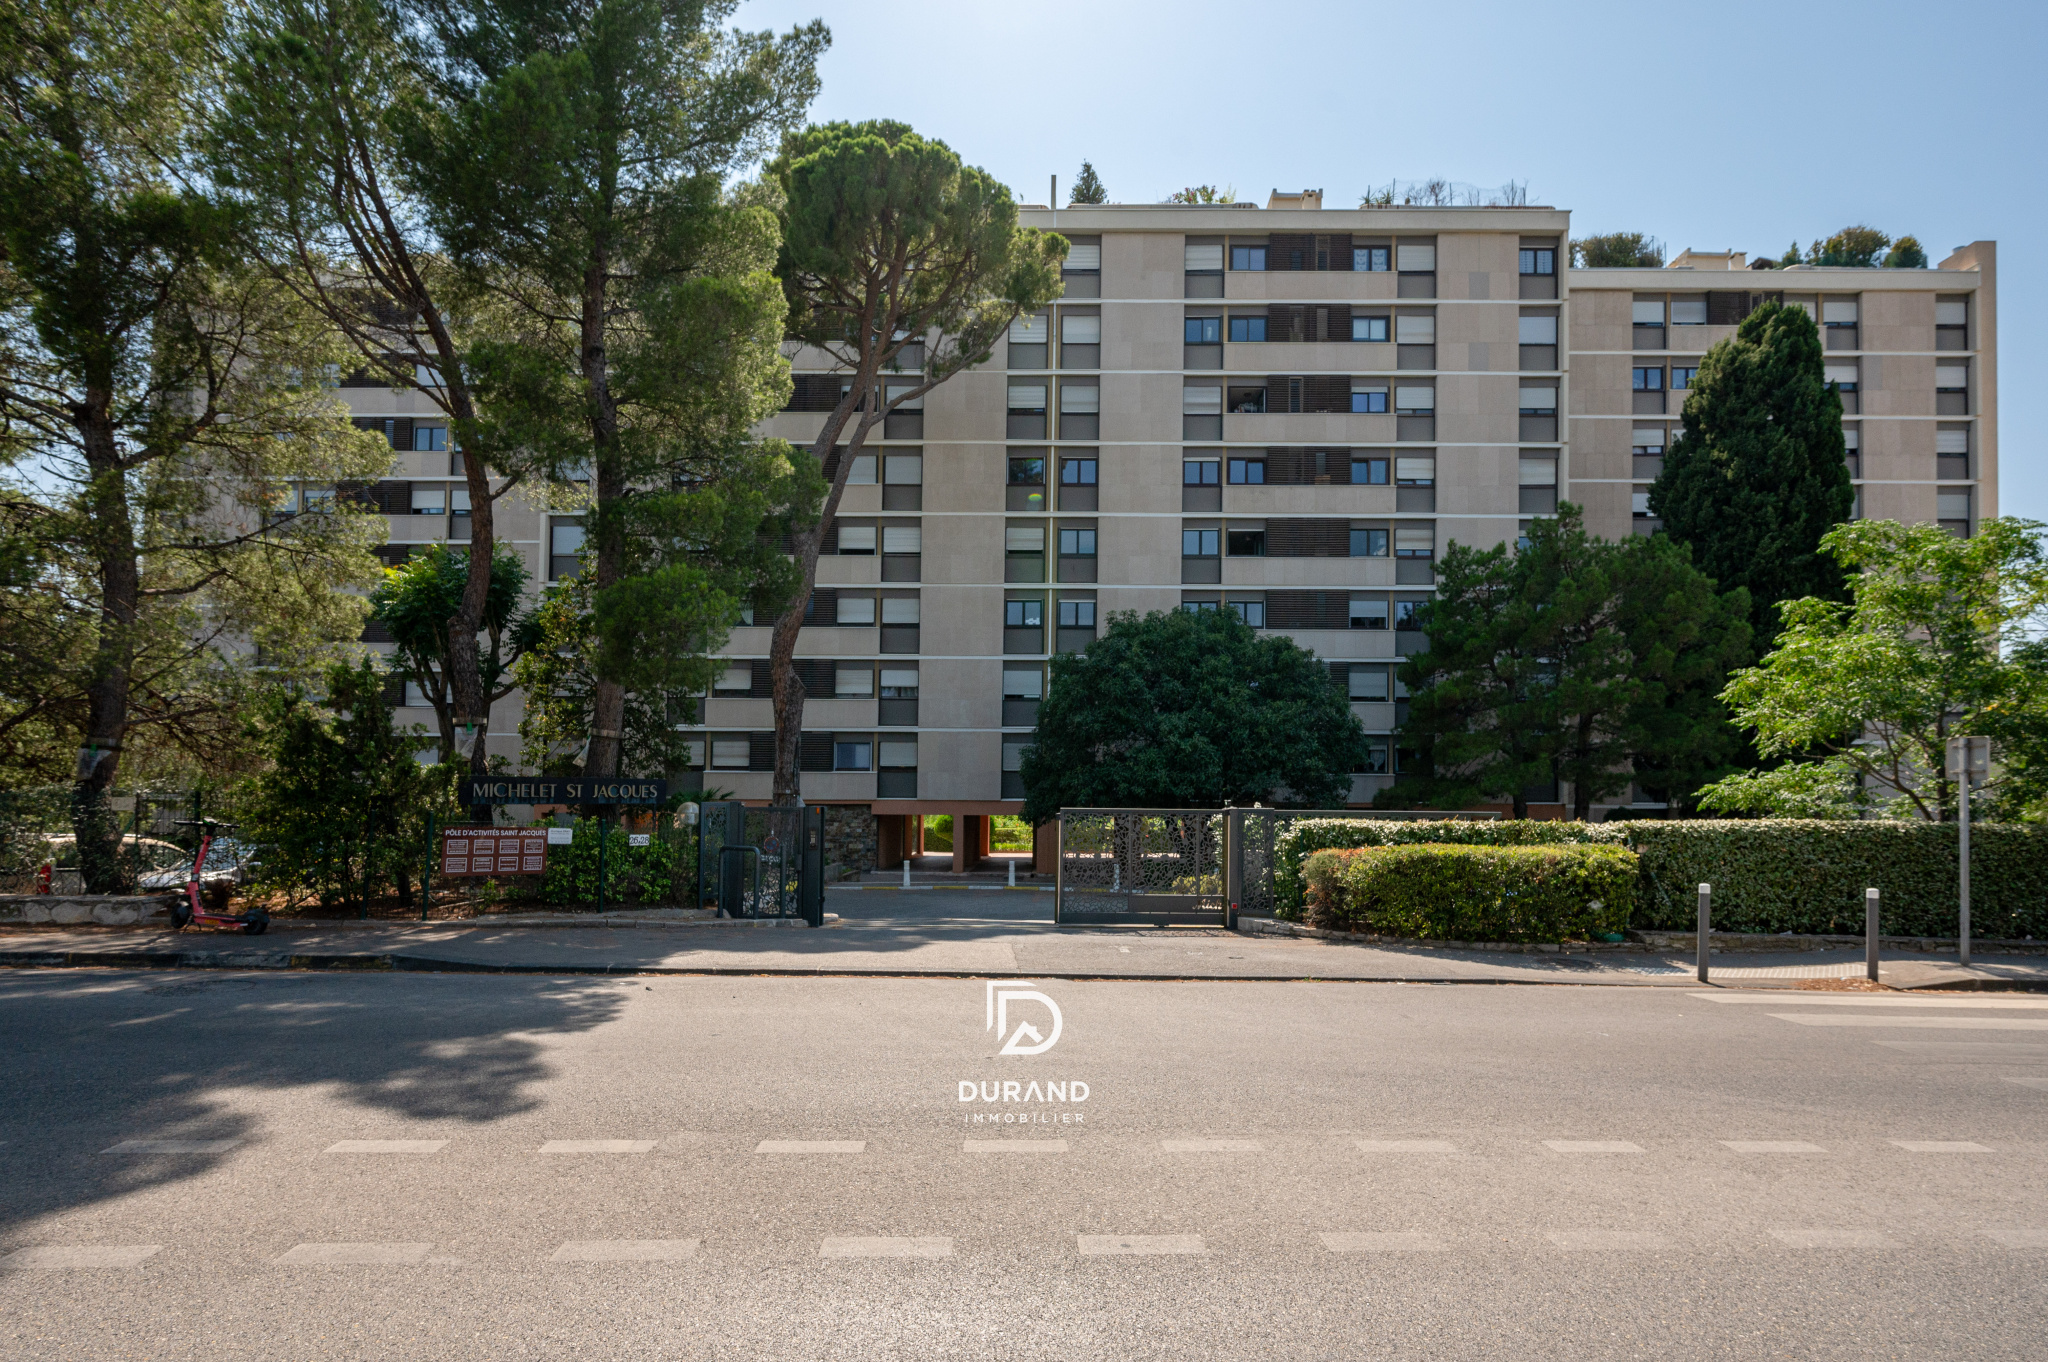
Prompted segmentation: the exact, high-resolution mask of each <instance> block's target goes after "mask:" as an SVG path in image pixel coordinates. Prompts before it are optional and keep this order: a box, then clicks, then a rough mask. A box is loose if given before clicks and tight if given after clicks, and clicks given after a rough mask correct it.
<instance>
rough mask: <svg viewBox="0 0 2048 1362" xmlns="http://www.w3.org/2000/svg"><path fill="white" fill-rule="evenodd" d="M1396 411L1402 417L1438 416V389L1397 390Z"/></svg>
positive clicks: (1395, 393)
mask: <svg viewBox="0 0 2048 1362" xmlns="http://www.w3.org/2000/svg"><path fill="white" fill-rule="evenodd" d="M1394 410H1395V411H1396V412H1397V413H1398V414H1400V415H1402V416H1433V415H1435V414H1436V389H1435V388H1396V389H1394Z"/></svg>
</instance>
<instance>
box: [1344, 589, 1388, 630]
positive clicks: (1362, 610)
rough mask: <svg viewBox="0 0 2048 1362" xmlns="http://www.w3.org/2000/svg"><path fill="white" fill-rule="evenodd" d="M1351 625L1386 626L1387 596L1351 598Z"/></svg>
mask: <svg viewBox="0 0 2048 1362" xmlns="http://www.w3.org/2000/svg"><path fill="white" fill-rule="evenodd" d="M1351 627H1352V628H1353V629H1384V628H1386V627H1387V598H1386V597H1385V596H1353V597H1352V598H1351Z"/></svg>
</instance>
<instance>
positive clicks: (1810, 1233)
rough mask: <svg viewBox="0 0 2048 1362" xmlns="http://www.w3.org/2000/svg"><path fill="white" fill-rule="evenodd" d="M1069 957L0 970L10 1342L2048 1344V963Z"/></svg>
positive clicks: (590, 1350) (81, 1348) (1228, 1351)
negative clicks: (1911, 990)
mask: <svg viewBox="0 0 2048 1362" xmlns="http://www.w3.org/2000/svg"><path fill="white" fill-rule="evenodd" d="M1044 991H1045V992H1046V993H1047V994H1049V995H1050V996H1051V997H1052V998H1053V999H1054V1000H1055V1001H1056V1003H1057V1004H1058V1006H1059V1008H1060V1010H1061V1015H1062V1029H1061V1031H1060V1033H1059V1038H1058V1041H1057V1043H1056V1044H1055V1045H1053V1046H1052V1047H1051V1048H1050V1049H1049V1050H1048V1051H1047V1052H1045V1053H1043V1054H1039V1055H1035V1056H1023V1055H998V1054H997V1053H996V1051H997V1049H998V1046H999V1045H1000V1044H1001V1043H1002V1041H1000V1040H999V1039H998V1035H997V1033H995V1032H992V1031H990V1030H989V1029H988V1027H987V1013H988V1007H989V1001H990V1000H989V999H988V997H987V994H986V992H985V987H984V985H983V983H982V982H981V981H978V980H973V979H902V978H875V979H858V978H828V979H801V978H728V977H660V978H651V979H596V978H562V979H552V978H538V977H518V976H485V977H480V976H462V975H373V976H369V975H366V976H343V977H336V976H330V975H317V974H287V973H270V974H239V973H228V972H208V973H204V974H191V973H186V974H172V975H166V974H129V973H122V972H114V971H106V970H95V971H80V972H69V971H36V972H28V971H24V972H20V973H13V974H8V975H5V976H0V1035H4V1036H5V1037H6V1044H5V1046H4V1047H0V1140H4V1142H5V1143H4V1145H0V1155H4V1161H0V1356H4V1357H6V1358H8V1359H39V1358H65V1359H76V1358H90V1359H99V1358H148V1359H171V1358H206V1359H222V1358H235V1359H239V1358H262V1359H327V1358H394V1359H396V1358H404V1359H415V1358H431V1359H442V1358H449V1359H456V1358H461V1359H468V1358H489V1359H517V1358H579V1359H581V1358H593V1359H610V1358H622V1359H623V1358H630V1359H664V1360H665V1359H711V1358H718V1359H730V1358H762V1359H771V1358H772V1359H808V1358H840V1357H846V1358H866V1357H890V1358H895V1357H900V1358H951V1357H973V1358H1013V1357H1014V1358H1040V1357H1043V1358H1117V1359H1121V1358H1233V1359H1236V1358H1267V1357H1273V1358H1353V1357H1373V1358H1377V1357H1442V1358H1473V1357H1513V1358H1635V1357H1645V1358H1648V1357H1657V1358H1668V1357H1687V1358H1689V1357H1700V1358H1731V1357H1741V1358H1748V1357H1828V1358H1835V1357H1840V1358H1859V1359H1862V1358H1880V1357H1882V1358H1891V1357H1898V1358H1947V1357H1970V1358H2005V1357H2012V1358H2019V1357H2029V1358H2038V1357H2040V1356H2042V1355H2043V1352H2044V1350H2048V1334H2044V1326H2048V1271H2044V1269H2048V997H2042V996H2040V995H1984V994H1978V995H1961V996H1947V997H1926V996H1911V997H1900V996H1897V995H1855V994H1840V993H1833V994H1792V993H1786V992H1782V991H1780V992H1773V993H1763V992H1740V991H1737V990H1732V989H1730V990H1723V991H1716V992H1715V993H1713V994H1709V995H1704V996H1703V995H1702V994H1701V992H1700V991H1699V990H1696V989H1676V988H1660V989H1650V988H1640V987H1638V988H1613V987H1556V986H1551V987H1528V988H1523V987H1514V986H1505V987H1502V986H1494V987H1469V986H1457V985H1436V986H1430V985H1395V984H1373V983H1299V982H1282V981H1273V982H1221V981H1212V982H1164V981H1155V982H1145V981H1105V982H1081V981H1061V982H1054V983H1048V984H1046V985H1045V990H1044ZM1005 1006H1006V1020H1005V1028H1004V1032H1003V1034H1004V1035H1005V1036H1015V1037H1016V1040H1015V1044H1016V1045H1018V1046H1021V1047H1027V1048H1028V1047H1029V1046H1030V1045H1031V1044H1032V1042H1031V1040H1030V1037H1029V1035H1027V1034H1025V1033H1022V1032H1019V1031H1018V1030H1017V1027H1018V1026H1019V1024H1020V1023H1025V1024H1029V1025H1030V1026H1031V1027H1032V1028H1033V1030H1034V1031H1035V1032H1036V1033H1037V1034H1038V1035H1039V1036H1040V1037H1041V1039H1042V1038H1043V1037H1044V1036H1045V1035H1046V1034H1047V1033H1048V1032H1049V1031H1050V1029H1051V1017H1050V1014H1049V1013H1048V1012H1047V1010H1046V1009H1045V1008H1043V1007H1042V1006H1041V1005H1040V1004H1038V1003H1036V1002H1033V1001H1031V1000H1029V999H1021V1000H1014V1001H1012V1002H1009V1003H1007V1004H1006V1005H1005ZM1006 1081H1014V1082H1016V1083H1018V1084H1019V1090H1018V1093H1017V1100H1015V1101H1010V1100H1005V1093H1004V1090H1003V1089H1002V1087H1001V1086H1000V1085H1001V1084H1002V1083H1004V1082H1006ZM1048 1081H1051V1082H1057V1083H1062V1084H1065V1085H1067V1087H1066V1092H1065V1097H1064V1100H1058V1101H1054V1100H1045V1097H1046V1095H1045V1092H1044V1090H1043V1085H1044V1084H1045V1083H1046V1082H1048ZM1034 1082H1035V1083H1038V1084H1040V1085H1041V1087H1040V1090H1039V1091H1038V1093H1037V1094H1035V1095H1036V1096H1037V1097H1038V1098H1040V1099H1041V1100H1037V1101H1030V1100H1026V1099H1028V1098H1030V1097H1032V1096H1033V1095H1034V1094H1033V1093H1032V1091H1031V1089H1030V1088H1029V1086H1028V1085H1030V1084H1032V1083H1034ZM1077 1082H1078V1083H1081V1084H1085V1086H1086V1096H1085V1098H1081V1095H1080V1090H1079V1089H1078V1088H1076V1087H1075V1086H1074V1085H1075V1084H1076V1083H1077ZM963 1084H971V1085H973V1086H972V1087H971V1088H963V1086H962V1085H963ZM983 1085H988V1086H986V1087H984V1086H983ZM963 1091H970V1092H972V1094H973V1100H971V1101H962V1100H961V1094H962V1092H963ZM985 1094H986V1095H988V1096H989V1097H991V1098H992V1099H993V1100H987V1101H984V1100H983V1097H984V1095H985ZM991 1115H994V1116H996V1117H998V1118H1001V1117H1003V1116H1004V1115H1007V1116H1009V1117H1011V1118H1016V1117H1019V1116H1024V1117H1029V1118H1030V1119H1029V1120H1028V1121H1024V1122H1020V1121H1018V1120H1016V1119H1011V1120H1010V1121H1008V1122H1004V1121H1003V1120H1001V1119H998V1120H996V1121H993V1122H991V1121H990V1120H989V1119H987V1118H989V1117H990V1116H991ZM976 1116H980V1117H981V1118H983V1119H982V1120H981V1122H980V1123H979V1124H976V1123H975V1122H974V1119H973V1118H974V1117H976ZM137 1142H140V1143H137ZM163 1142H170V1143H168V1144H166V1143H163ZM1020 1142H1030V1143H1020ZM1061 1142H1063V1143H1061Z"/></svg>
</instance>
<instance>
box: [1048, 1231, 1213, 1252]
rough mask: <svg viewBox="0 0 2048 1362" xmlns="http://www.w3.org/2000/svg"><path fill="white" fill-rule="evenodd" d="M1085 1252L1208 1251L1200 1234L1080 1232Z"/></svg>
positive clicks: (1078, 1237) (1079, 1236)
mask: <svg viewBox="0 0 2048 1362" xmlns="http://www.w3.org/2000/svg"><path fill="white" fill-rule="evenodd" d="M1074 1237H1075V1238H1076V1239H1077V1240H1079V1241H1080V1245H1081V1252H1082V1253H1084V1254H1087V1255H1089V1256H1090V1257H1098V1256H1108V1257H1121V1256H1127V1255H1135V1254H1146V1253H1207V1252H1208V1251H1209V1250H1208V1249H1206V1248H1203V1247H1202V1236H1201V1235H1199V1234H1077V1235H1075V1236H1074Z"/></svg>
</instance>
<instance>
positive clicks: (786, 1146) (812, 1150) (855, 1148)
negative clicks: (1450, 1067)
mask: <svg viewBox="0 0 2048 1362" xmlns="http://www.w3.org/2000/svg"><path fill="white" fill-rule="evenodd" d="M867 1148H868V1142H867V1141H866V1140H763V1141H761V1143H759V1144H757V1145H755V1146H754V1152H755V1153H756V1154H865V1153H866V1152H867Z"/></svg>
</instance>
